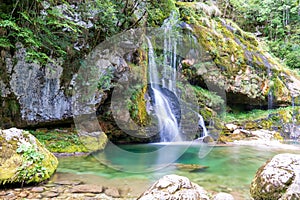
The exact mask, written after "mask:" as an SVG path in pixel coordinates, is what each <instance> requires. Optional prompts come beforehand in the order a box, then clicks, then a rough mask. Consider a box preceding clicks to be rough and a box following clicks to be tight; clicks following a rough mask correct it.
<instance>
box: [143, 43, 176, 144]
mask: <svg viewBox="0 0 300 200" xmlns="http://www.w3.org/2000/svg"><path fill="white" fill-rule="evenodd" d="M146 39H147V42H148V48H149V55H148V56H149V58H148V62H149V77H150V85H151V89H152V90H153V97H154V101H155V103H154V111H155V114H156V117H157V119H158V125H159V131H160V141H161V142H170V141H181V137H180V131H179V125H178V123H177V120H176V117H175V115H174V113H173V112H172V109H171V104H170V102H169V101H168V98H167V97H166V96H165V94H163V93H162V92H161V91H160V89H159V84H160V81H159V78H158V70H157V66H156V63H155V54H154V50H153V46H152V43H151V41H150V39H149V38H148V37H146Z"/></svg>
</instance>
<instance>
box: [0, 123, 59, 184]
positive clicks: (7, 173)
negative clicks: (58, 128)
mask: <svg viewBox="0 0 300 200" xmlns="http://www.w3.org/2000/svg"><path fill="white" fill-rule="evenodd" d="M0 146H1V147H2V149H1V151H0V163H1V166H0V184H3V185H9V184H14V185H18V184H19V185H21V184H28V183H40V182H42V181H45V180H47V179H49V178H50V177H51V175H52V174H53V173H54V171H55V170H56V168H57V165H58V161H57V158H56V157H55V156H54V155H53V154H52V153H50V152H49V151H48V150H47V149H46V148H44V147H43V146H42V145H41V143H40V142H39V141H38V140H37V139H36V138H35V137H34V136H33V135H31V134H30V133H29V132H28V131H24V130H21V129H16V128H11V129H7V130H1V129H0ZM28 152H31V153H34V155H35V157H37V158H36V159H35V160H32V159H30V157H29V156H27V157H24V156H23V154H25V153H28ZM38 158H41V159H38ZM22 166H27V167H22ZM36 167H41V168H43V169H44V170H43V171H42V172H41V173H39V174H38V173H36V171H35V169H34V168H36ZM22 173H25V174H26V176H24V175H21V174H22ZM19 174H20V175H19Z"/></svg>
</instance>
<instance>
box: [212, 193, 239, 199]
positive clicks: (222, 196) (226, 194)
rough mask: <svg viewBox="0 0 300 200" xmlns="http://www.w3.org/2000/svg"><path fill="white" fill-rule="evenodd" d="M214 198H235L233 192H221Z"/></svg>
mask: <svg viewBox="0 0 300 200" xmlns="http://www.w3.org/2000/svg"><path fill="white" fill-rule="evenodd" d="M213 200H234V198H233V196H232V195H231V194H228V193H225V192H220V193H218V194H216V196H214V199H213Z"/></svg>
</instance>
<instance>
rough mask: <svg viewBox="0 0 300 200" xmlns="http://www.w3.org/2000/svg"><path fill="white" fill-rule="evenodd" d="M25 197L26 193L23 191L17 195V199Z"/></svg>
mask: <svg viewBox="0 0 300 200" xmlns="http://www.w3.org/2000/svg"><path fill="white" fill-rule="evenodd" d="M27 196H28V193H27V192H26V191H23V192H21V193H20V194H19V197H21V198H25V197H27Z"/></svg>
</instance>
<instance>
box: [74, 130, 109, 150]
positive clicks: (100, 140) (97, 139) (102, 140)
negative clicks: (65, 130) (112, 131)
mask: <svg viewBox="0 0 300 200" xmlns="http://www.w3.org/2000/svg"><path fill="white" fill-rule="evenodd" d="M78 135H79V137H80V141H81V143H82V144H83V145H84V146H85V147H86V148H87V149H88V150H89V151H90V152H94V151H100V150H103V149H104V148H105V146H106V144H107V142H108V139H107V136H106V134H105V133H104V132H92V133H88V132H83V131H81V132H79V134H78Z"/></svg>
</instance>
